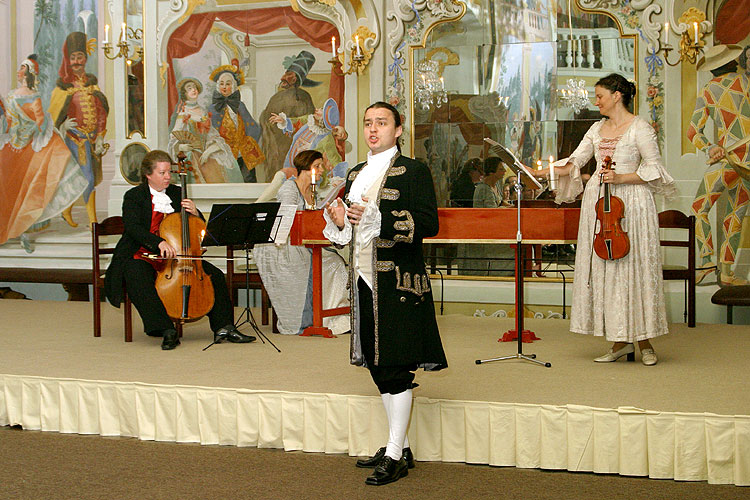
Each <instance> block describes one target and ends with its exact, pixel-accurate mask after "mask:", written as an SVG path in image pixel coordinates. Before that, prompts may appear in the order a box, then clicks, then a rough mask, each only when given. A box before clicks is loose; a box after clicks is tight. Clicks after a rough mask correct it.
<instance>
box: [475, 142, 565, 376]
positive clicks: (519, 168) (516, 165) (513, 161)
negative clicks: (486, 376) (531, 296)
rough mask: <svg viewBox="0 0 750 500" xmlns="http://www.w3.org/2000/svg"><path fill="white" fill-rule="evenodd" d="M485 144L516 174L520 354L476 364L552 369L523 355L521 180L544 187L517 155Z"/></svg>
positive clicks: (499, 147)
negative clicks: (507, 363) (517, 361)
mask: <svg viewBox="0 0 750 500" xmlns="http://www.w3.org/2000/svg"><path fill="white" fill-rule="evenodd" d="M485 142H487V143H489V144H490V145H491V147H490V150H491V151H492V152H493V153H495V154H496V155H497V156H498V157H499V158H500V160H501V161H502V162H503V163H504V164H505V165H506V166H508V168H510V169H511V170H513V172H515V174H516V183H515V186H514V187H515V191H516V202H517V204H516V209H517V210H516V213H517V224H518V226H517V227H518V230H517V232H516V279H515V284H516V334H517V336H518V352H516V354H512V355H510V356H500V357H497V358H490V359H477V360H476V361H475V363H476V364H478V365H481V364H483V363H491V362H492V361H504V360H506V359H522V360H524V361H530V362H532V363H536V364H538V365H541V366H544V367H547V368H550V367H551V366H552V363H547V362H544V361H539V360H538V359H536V354H528V355H526V354H524V353H523V255H524V254H523V235H522V234H521V197H522V194H523V184H521V178H522V177H523V176H526V177H528V178H529V179H531V180H532V182H533V183H534V184H535V185H536V186H538V187H539V188H541V187H542V185H541V184H539V181H537V180H536V178H535V177H534V176H533V175H532V174H531V172H529V171H528V169H527V168H526V167H524V166H523V164H521V162H520V161H518V158H516V157H515V155H514V154H513V153H511V152H510V151H509V150H508V149H506V148H505V147H503V146H502V145H500V144H498V143H497V142H495V141H493V140H492V139H485Z"/></svg>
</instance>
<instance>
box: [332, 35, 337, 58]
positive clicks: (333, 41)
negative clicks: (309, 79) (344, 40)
mask: <svg viewBox="0 0 750 500" xmlns="http://www.w3.org/2000/svg"><path fill="white" fill-rule="evenodd" d="M331 57H332V58H334V59H336V37H335V36H332V37H331Z"/></svg>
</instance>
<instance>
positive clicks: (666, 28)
mask: <svg viewBox="0 0 750 500" xmlns="http://www.w3.org/2000/svg"><path fill="white" fill-rule="evenodd" d="M668 43H669V23H668V22H667V23H664V45H667V44H668Z"/></svg>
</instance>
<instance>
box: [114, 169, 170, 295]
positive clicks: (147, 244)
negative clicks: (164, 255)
mask: <svg viewBox="0 0 750 500" xmlns="http://www.w3.org/2000/svg"><path fill="white" fill-rule="evenodd" d="M166 193H167V196H169V198H170V199H171V200H172V208H174V209H175V212H179V211H180V209H181V206H180V199H181V194H182V192H181V190H180V188H179V187H177V186H175V185H173V184H170V185H169V186H167V190H166ZM122 222H123V225H124V226H125V231H124V233H123V235H122V238H120V241H118V242H117V246H115V253H114V254H113V255H112V262H111V263H110V264H109V267H108V268H107V272H106V274H105V275H104V292H105V293H106V295H107V299H109V301H110V302H111V303H112V305H114V306H115V307H120V304H121V303H122V300H123V293H122V290H123V285H124V284H125V274H124V271H125V262H126V261H128V260H130V259H132V258H133V255H134V254H135V252H137V251H138V249H139V248H141V247H144V248H147V249H148V250H149V251H150V252H152V253H155V254H158V253H159V243H161V242H162V241H164V238H161V237H159V236H157V235H155V234H153V233H152V232H151V191H149V189H148V184H147V183H143V184H140V185H139V186H135V187H134V188H132V189H129V190H128V191H127V192H126V193H125V196H123V200H122Z"/></svg>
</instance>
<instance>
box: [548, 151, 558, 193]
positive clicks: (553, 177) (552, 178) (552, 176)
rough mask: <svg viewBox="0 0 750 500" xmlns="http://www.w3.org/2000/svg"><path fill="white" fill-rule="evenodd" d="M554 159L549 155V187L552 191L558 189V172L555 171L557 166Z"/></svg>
mask: <svg viewBox="0 0 750 500" xmlns="http://www.w3.org/2000/svg"><path fill="white" fill-rule="evenodd" d="M553 163H554V160H553V158H552V157H551V156H550V157H549V188H550V190H551V191H554V190H555V189H557V174H556V173H555V166H554V165H553Z"/></svg>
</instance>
